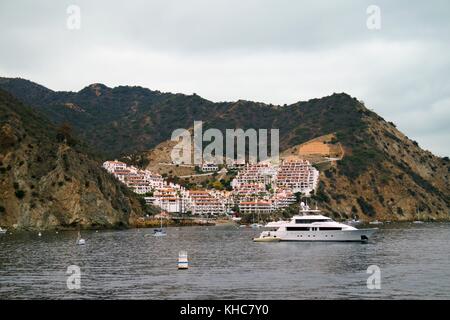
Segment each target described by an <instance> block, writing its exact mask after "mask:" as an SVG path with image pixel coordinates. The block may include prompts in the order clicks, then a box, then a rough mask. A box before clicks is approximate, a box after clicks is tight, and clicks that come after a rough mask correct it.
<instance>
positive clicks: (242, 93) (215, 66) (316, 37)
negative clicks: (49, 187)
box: [0, 0, 450, 156]
mask: <svg viewBox="0 0 450 320" xmlns="http://www.w3.org/2000/svg"><path fill="white" fill-rule="evenodd" d="M71 4H75V5H78V6H79V7H80V9H81V29H80V30H69V29H68V28H67V27H66V20H67V17H68V14H67V13H66V9H67V7H68V6H69V5H71ZM371 4H375V5H378V6H379V7H380V9H381V19H382V20H381V29H380V30H369V29H368V28H367V27H366V20H367V17H368V15H367V13H366V9H367V7H368V6H369V5H371ZM0 39H1V44H0V76H9V77H16V76H20V77H23V78H27V79H30V80H32V81H35V82H38V83H40V84H43V85H45V86H47V87H49V88H51V89H54V90H74V91H78V90H80V89H81V88H83V87H85V86H86V85H88V84H90V83H95V82H101V83H104V84H106V85H108V86H117V85H141V86H144V87H148V88H151V89H155V90H161V91H170V92H183V93H187V94H190V93H193V92H196V93H197V94H199V95H201V96H203V97H204V98H207V99H210V100H213V101H225V100H226V101H233V100H237V99H246V100H255V101H262V102H266V103H274V104H285V103H287V104H289V103H293V102H296V101H299V100H307V99H310V98H317V97H321V96H325V95H329V94H331V93H333V92H347V93H349V94H351V95H352V96H355V97H357V98H358V99H361V100H363V101H364V102H365V103H366V105H367V106H368V107H369V108H371V109H373V110H374V111H376V112H377V113H379V114H380V115H381V116H383V117H384V118H385V119H387V120H389V121H393V122H395V123H396V124H397V125H398V128H399V129H400V130H402V131H403V132H404V133H405V134H406V135H408V136H409V137H410V138H412V139H414V140H416V141H418V142H419V144H420V145H421V146H422V147H423V148H425V149H428V150H431V151H432V152H434V153H435V154H437V155H440V156H448V155H450V143H449V141H450V126H449V124H450V81H449V80H450V79H449V78H450V50H449V49H450V41H449V40H450V2H449V1H448V0H442V1H436V0H434V1H429V2H426V1H399V0H396V1H392V0H391V1H377V0H375V1H365V0H354V1H351V0H346V1H345V0H344V1H317V0H316V1H292V0H289V1H280V0H270V1H269V0H266V1H261V0H258V1H256V0H248V1H246V0H239V1H235V0H223V1H222V0H221V1H215V0H209V1H208V0H202V1H199V0H197V1H187V0H184V1H182V0H180V1H167V0H164V1H152V0H149V1H131V0H130V1H123V2H121V3H117V4H114V3H113V1H76V0H73V1H57V0H54V1H48V0H47V1H32V0H29V1H23V0H15V1H9V2H6V1H2V2H0Z"/></svg>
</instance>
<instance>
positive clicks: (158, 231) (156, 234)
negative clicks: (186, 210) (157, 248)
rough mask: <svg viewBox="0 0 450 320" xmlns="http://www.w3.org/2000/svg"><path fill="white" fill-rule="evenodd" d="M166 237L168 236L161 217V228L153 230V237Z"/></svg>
mask: <svg viewBox="0 0 450 320" xmlns="http://www.w3.org/2000/svg"><path fill="white" fill-rule="evenodd" d="M166 235H167V233H166V230H164V229H163V227H162V217H161V228H158V229H153V236H154V237H164V236H166Z"/></svg>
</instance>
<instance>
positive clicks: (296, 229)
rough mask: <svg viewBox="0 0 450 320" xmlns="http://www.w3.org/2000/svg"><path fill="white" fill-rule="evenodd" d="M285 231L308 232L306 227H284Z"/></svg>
mask: <svg viewBox="0 0 450 320" xmlns="http://www.w3.org/2000/svg"><path fill="white" fill-rule="evenodd" d="M286 230H287V231H309V228H308V227H286Z"/></svg>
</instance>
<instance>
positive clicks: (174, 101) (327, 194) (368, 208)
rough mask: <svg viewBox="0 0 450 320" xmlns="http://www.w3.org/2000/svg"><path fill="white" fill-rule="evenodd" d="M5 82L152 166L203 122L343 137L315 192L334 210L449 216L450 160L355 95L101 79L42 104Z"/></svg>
mask: <svg viewBox="0 0 450 320" xmlns="http://www.w3.org/2000/svg"><path fill="white" fill-rule="evenodd" d="M2 79H3V80H2V81H0V87H3V88H5V89H6V90H9V91H10V92H11V93H12V94H14V95H16V96H17V97H18V98H19V99H23V100H27V101H30V102H31V103H32V104H33V105H32V106H33V107H34V108H35V109H38V110H39V111H40V112H41V113H43V114H45V115H46V116H47V117H48V118H50V119H51V120H52V121H53V123H56V124H62V123H65V122H67V123H70V125H71V126H72V127H73V128H74V131H75V133H76V134H77V135H78V136H79V137H80V138H81V139H83V140H85V141H86V142H87V143H88V144H89V145H90V146H91V147H93V149H95V150H97V151H99V152H101V153H103V155H104V157H105V159H107V158H120V157H123V156H134V155H139V154H143V156H139V157H138V158H140V161H141V164H142V165H143V166H145V161H146V159H145V154H146V152H148V151H149V150H152V149H153V148H155V147H157V146H158V145H159V144H161V143H163V142H165V141H168V140H170V135H171V133H172V131H173V130H175V129H177V128H185V129H189V128H191V127H192V125H193V122H194V121H195V120H204V130H206V129H208V128H217V129H219V130H222V131H223V130H225V129H227V128H242V129H244V130H245V129H248V128H266V129H270V128H279V129H280V151H284V150H287V149H289V148H292V147H294V146H297V145H299V144H302V143H305V142H307V141H310V140H311V139H314V138H317V137H320V136H324V135H328V134H335V136H336V142H338V143H340V144H341V145H342V147H343V150H344V151H345V156H344V158H343V159H342V160H339V161H335V162H334V163H330V164H327V165H321V166H319V167H320V172H321V176H320V184H319V188H318V190H317V193H316V195H315V199H316V200H317V201H318V202H319V204H320V205H321V206H323V207H324V208H325V209H326V210H327V211H328V212H330V213H331V214H333V215H335V216H343V215H344V216H352V215H358V216H364V217H367V218H368V219H375V218H377V217H378V218H383V219H392V220H395V219H399V220H401V219H405V220H412V219H414V217H415V215H417V212H422V213H423V214H424V215H425V216H427V217H429V218H430V219H448V216H449V215H450V212H449V211H450V210H449V208H450V202H449V198H450V197H449V194H450V186H449V171H450V169H449V162H448V158H447V157H444V158H439V157H436V156H434V155H433V154H432V153H431V152H429V151H425V150H422V149H421V148H420V147H419V145H418V144H417V143H416V142H415V141H413V140H411V139H409V138H408V137H407V136H405V135H404V134H403V133H401V132H400V131H399V130H398V129H397V128H396V127H395V125H394V124H393V123H391V122H388V121H386V120H385V119H383V118H382V117H380V116H379V115H377V114H376V113H375V112H373V111H371V110H369V109H368V108H367V107H366V106H365V105H364V103H363V102H361V101H359V100H358V99H356V98H354V97H351V96H350V95H348V94H346V93H338V94H337V93H335V94H332V95H330V96H326V97H322V98H315V99H310V100H308V101H299V102H296V103H294V104H291V105H284V106H274V105H270V104H264V103H259V102H251V101H246V100H238V101H235V102H216V103H215V102H211V101H209V100H206V99H203V98H201V97H199V96H197V95H195V94H194V95H182V94H171V93H161V92H159V91H152V90H150V89H145V88H142V87H129V86H119V87H115V88H113V89H110V88H108V89H105V88H103V87H99V84H92V85H89V86H87V87H85V88H84V89H82V90H86V91H85V92H83V93H82V94H80V92H81V91H82V90H81V91H79V92H78V93H74V92H71V93H67V92H47V94H48V95H47V96H46V97H45V99H44V100H39V96H38V95H37V94H33V90H32V89H33V88H31V89H30V90H29V91H28V92H24V90H26V89H24V84H23V82H22V83H20V84H17V83H16V82H17V80H14V79H9V80H7V79H5V78H2ZM106 88H107V87H106ZM99 90H100V91H99ZM102 90H103V91H104V92H101V91H102ZM67 103H71V104H73V105H75V106H76V107H73V106H72V105H69V106H72V107H71V108H69V107H67ZM78 107H79V108H81V109H82V110H85V112H80V111H77V110H76V109H77V108H78ZM81 109H78V110H81ZM374 213H375V214H374Z"/></svg>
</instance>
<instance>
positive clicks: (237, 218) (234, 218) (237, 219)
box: [231, 217, 242, 222]
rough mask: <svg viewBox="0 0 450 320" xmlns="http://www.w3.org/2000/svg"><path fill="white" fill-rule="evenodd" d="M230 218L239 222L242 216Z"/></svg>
mask: <svg viewBox="0 0 450 320" xmlns="http://www.w3.org/2000/svg"><path fill="white" fill-rule="evenodd" d="M231 220H233V221H236V222H239V221H241V220H242V218H241V217H231Z"/></svg>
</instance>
